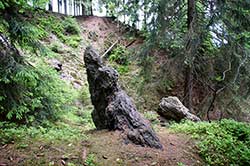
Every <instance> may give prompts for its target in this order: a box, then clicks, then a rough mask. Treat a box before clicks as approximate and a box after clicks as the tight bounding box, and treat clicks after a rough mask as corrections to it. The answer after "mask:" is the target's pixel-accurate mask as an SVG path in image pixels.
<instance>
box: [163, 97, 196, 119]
mask: <svg viewBox="0 0 250 166" xmlns="http://www.w3.org/2000/svg"><path fill="white" fill-rule="evenodd" d="M159 114H160V115H161V116H163V117H164V118H166V119H169V120H175V121H178V122H179V121H181V120H182V119H188V120H191V121H194V122H197V121H201V120H200V118H199V117H197V116H196V115H194V114H192V113H190V111H189V109H188V108H186V107H185V106H184V105H183V104H182V103H181V101H180V100H179V99H178V98H177V97H174V96H169V97H167V98H162V99H161V102H160V109H159Z"/></svg>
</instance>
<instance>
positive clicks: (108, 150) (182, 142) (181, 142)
mask: <svg viewBox="0 0 250 166" xmlns="http://www.w3.org/2000/svg"><path fill="white" fill-rule="evenodd" d="M158 135H159V137H160V140H161V142H162V144H163V146H164V150H163V151H162V150H156V149H152V148H146V147H140V146H136V145H132V144H128V145H125V144H124V141H123V140H122V139H121V137H120V135H119V133H116V132H108V131H95V132H92V133H90V134H89V136H90V137H91V140H90V147H89V149H88V153H90V154H94V155H95V156H96V157H97V164H98V165H101V166H121V165H123V166H151V165H154V166H177V165H186V166H202V165H204V163H203V162H202V160H201V158H200V157H199V155H198V154H197V149H196V147H195V145H194V142H193V141H192V140H191V139H190V138H189V137H188V136H186V135H183V134H173V133H169V132H168V131H167V130H166V129H162V131H159V132H158Z"/></svg>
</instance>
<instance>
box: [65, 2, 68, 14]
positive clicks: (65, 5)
mask: <svg viewBox="0 0 250 166" xmlns="http://www.w3.org/2000/svg"><path fill="white" fill-rule="evenodd" d="M67 2H68V1H67V0H64V14H66V15H67Z"/></svg>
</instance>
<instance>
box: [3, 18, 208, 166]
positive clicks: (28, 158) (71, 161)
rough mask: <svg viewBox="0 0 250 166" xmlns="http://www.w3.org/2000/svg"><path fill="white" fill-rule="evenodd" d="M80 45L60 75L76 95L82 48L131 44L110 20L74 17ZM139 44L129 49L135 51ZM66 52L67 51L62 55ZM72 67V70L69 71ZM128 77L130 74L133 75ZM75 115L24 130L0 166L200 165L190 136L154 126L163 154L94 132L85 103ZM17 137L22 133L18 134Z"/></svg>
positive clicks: (8, 146) (82, 79) (81, 77)
mask: <svg viewBox="0 0 250 166" xmlns="http://www.w3.org/2000/svg"><path fill="white" fill-rule="evenodd" d="M77 20H78V23H79V24H80V28H81V31H82V32H81V33H82V38H83V41H82V42H81V45H80V46H79V48H78V49H77V50H74V56H76V58H74V59H73V60H72V58H70V57H72V53H71V54H70V55H67V54H66V53H65V56H64V55H62V56H64V58H61V59H59V60H60V61H61V62H62V63H63V70H62V71H61V75H63V77H62V78H63V79H65V80H66V81H69V82H70V83H71V84H72V85H73V86H74V87H75V88H76V89H77V90H82V87H83V86H87V83H86V73H85V69H84V68H83V66H84V65H83V64H82V63H83V53H84V50H85V48H86V46H87V45H90V44H91V45H92V46H94V47H95V48H98V49H97V50H98V51H99V52H100V54H103V53H104V52H105V50H106V49H107V48H108V47H109V46H110V45H111V44H112V43H114V42H115V41H116V40H117V39H120V43H122V44H124V45H126V44H128V43H130V42H131V41H132V40H134V39H130V38H128V37H126V34H125V33H123V32H124V30H121V27H119V26H118V25H117V24H115V23H114V22H113V21H112V20H111V19H110V18H100V17H94V16H93V17H79V18H77ZM140 42H141V40H138V41H135V42H134V43H133V44H132V46H131V47H137V46H138V44H139V43H140ZM68 52H69V51H67V53H68ZM72 66H73V67H72ZM133 72H134V71H133ZM75 106H76V109H75V110H73V111H71V112H69V113H67V114H66V115H63V118H62V120H61V121H60V122H58V123H56V124H55V126H53V127H52V128H51V129H46V128H42V127H41V128H40V129H39V130H37V129H34V128H30V129H27V130H25V133H26V135H24V136H20V137H21V138H19V140H18V141H13V142H12V143H10V144H5V145H3V146H1V147H0V166H16V165H27V166H28V165H34V166H35V165H50V166H52V165H62V166H63V165H68V166H76V165H79V166H80V165H87V166H95V165H98V166H184V165H186V166H200V165H204V163H203V161H202V159H201V158H200V156H199V155H198V149H197V148H196V144H195V140H193V139H191V137H190V136H188V135H184V134H178V133H174V132H171V130H169V129H167V128H166V127H161V126H160V124H155V125H154V126H153V127H154V129H155V130H156V132H157V134H158V136H159V138H160V140H161V143H162V144H163V146H164V149H163V150H156V149H151V148H146V147H140V146H136V145H132V144H128V145H125V144H124V142H123V140H122V138H121V136H120V135H119V133H118V132H111V131H106V130H102V131H96V130H94V126H93V123H92V122H91V117H90V112H91V110H92V106H91V104H90V103H89V101H88V102H87V103H80V101H76V104H75ZM20 133H22V132H20Z"/></svg>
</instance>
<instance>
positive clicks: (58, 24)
mask: <svg viewBox="0 0 250 166" xmlns="http://www.w3.org/2000/svg"><path fill="white" fill-rule="evenodd" d="M37 24H38V27H39V28H40V29H41V30H45V31H42V32H43V34H42V35H41V36H42V37H43V38H44V39H46V38H47V37H48V36H49V35H50V33H53V34H55V35H56V36H57V37H58V38H59V39H60V40H61V41H62V42H63V43H65V44H67V45H68V46H70V47H73V48H77V47H78V46H79V44H80V41H81V36H80V28H79V25H78V24H77V22H76V20H75V19H74V18H72V17H59V16H53V15H47V16H45V17H40V18H38V20H37Z"/></svg>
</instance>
